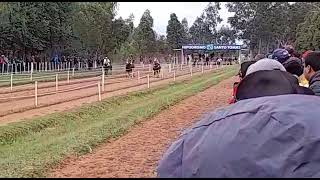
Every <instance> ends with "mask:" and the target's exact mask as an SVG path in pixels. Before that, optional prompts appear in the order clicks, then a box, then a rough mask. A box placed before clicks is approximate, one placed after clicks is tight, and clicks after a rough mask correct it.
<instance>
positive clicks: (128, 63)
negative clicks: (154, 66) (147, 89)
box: [126, 61, 134, 78]
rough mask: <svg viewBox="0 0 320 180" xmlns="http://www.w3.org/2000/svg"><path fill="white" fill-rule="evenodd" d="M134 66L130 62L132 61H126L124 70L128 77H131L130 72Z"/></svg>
mask: <svg viewBox="0 0 320 180" xmlns="http://www.w3.org/2000/svg"><path fill="white" fill-rule="evenodd" d="M133 68H134V64H133V63H132V61H127V63H126V72H127V77H128V78H133V77H134V75H133V73H132V69H133Z"/></svg>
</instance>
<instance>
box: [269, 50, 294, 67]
mask: <svg viewBox="0 0 320 180" xmlns="http://www.w3.org/2000/svg"><path fill="white" fill-rule="evenodd" d="M289 58H290V54H289V52H288V51H287V50H285V49H276V50H274V51H273V53H272V59H275V60H277V61H279V62H280V63H281V64H282V63H283V62H285V61H286V60H288V59H289Z"/></svg>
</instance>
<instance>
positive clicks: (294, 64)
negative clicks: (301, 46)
mask: <svg viewBox="0 0 320 180" xmlns="http://www.w3.org/2000/svg"><path fill="white" fill-rule="evenodd" d="M282 65H283V66H284V67H285V68H286V71H287V72H289V73H291V74H293V75H294V76H295V77H296V78H298V79H299V77H300V76H301V75H302V74H303V63H302V60H301V59H299V58H297V57H290V58H289V59H288V60H287V61H285V62H284V63H283V64H282Z"/></svg>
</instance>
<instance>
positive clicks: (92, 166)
mask: <svg viewBox="0 0 320 180" xmlns="http://www.w3.org/2000/svg"><path fill="white" fill-rule="evenodd" d="M234 80H235V79H234V78H230V79H226V80H224V81H222V82H220V83H219V84H217V85H215V86H213V87H211V88H209V89H207V90H205V91H203V92H201V93H199V94H197V95H195V96H192V97H189V98H187V99H185V100H183V101H182V102H181V103H179V104H177V105H174V106H172V107H170V108H169V109H167V110H165V111H162V112H161V113H160V114H158V115H156V116H155V117H153V118H151V119H149V120H147V121H144V122H142V123H140V124H138V125H136V126H134V127H133V128H131V129H130V130H129V132H128V133H127V134H125V135H123V136H122V137H120V138H118V139H113V140H110V141H108V142H105V143H103V144H102V145H100V146H99V147H97V148H96V149H94V150H93V152H92V153H91V154H87V155H84V156H82V157H78V158H77V157H69V158H67V159H66V160H65V161H64V162H63V163H62V164H60V166H59V167H57V168H56V169H54V170H52V172H51V174H49V177H82V178H83V177H156V166H157V164H158V161H159V160H160V159H161V156H162V155H163V153H164V152H165V150H166V149H167V148H168V147H169V146H170V144H171V143H172V142H173V141H174V140H175V139H176V138H177V137H178V135H179V134H180V133H181V132H182V131H183V130H184V129H185V128H187V127H189V126H190V125H191V124H193V123H194V122H195V121H197V120H198V119H199V118H200V117H201V116H202V115H203V114H204V113H205V112H208V111H211V110H214V109H216V108H218V107H222V106H225V105H227V102H228V99H229V98H230V97H231V94H232V84H233V82H234ZM186 112H187V113H186Z"/></svg>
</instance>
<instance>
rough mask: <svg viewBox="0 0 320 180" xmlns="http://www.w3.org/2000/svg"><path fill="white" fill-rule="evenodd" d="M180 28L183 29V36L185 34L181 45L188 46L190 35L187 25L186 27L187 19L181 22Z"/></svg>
mask: <svg viewBox="0 0 320 180" xmlns="http://www.w3.org/2000/svg"><path fill="white" fill-rule="evenodd" d="M181 24H182V27H183V31H184V32H183V34H185V36H184V39H183V43H184V44H188V43H190V40H191V35H190V33H189V25H188V20H187V18H183V19H182V21H181Z"/></svg>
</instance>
